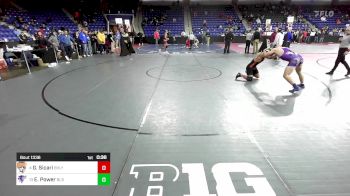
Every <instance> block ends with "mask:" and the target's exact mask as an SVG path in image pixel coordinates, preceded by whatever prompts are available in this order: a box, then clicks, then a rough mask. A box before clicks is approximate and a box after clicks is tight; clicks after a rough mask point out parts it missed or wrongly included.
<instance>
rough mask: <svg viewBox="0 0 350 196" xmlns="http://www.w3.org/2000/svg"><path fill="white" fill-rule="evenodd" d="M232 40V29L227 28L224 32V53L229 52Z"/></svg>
mask: <svg viewBox="0 0 350 196" xmlns="http://www.w3.org/2000/svg"><path fill="white" fill-rule="evenodd" d="M232 40H233V33H232V29H228V30H227V31H226V34H225V48H224V54H226V53H227V54H228V53H230V45H231V42H232Z"/></svg>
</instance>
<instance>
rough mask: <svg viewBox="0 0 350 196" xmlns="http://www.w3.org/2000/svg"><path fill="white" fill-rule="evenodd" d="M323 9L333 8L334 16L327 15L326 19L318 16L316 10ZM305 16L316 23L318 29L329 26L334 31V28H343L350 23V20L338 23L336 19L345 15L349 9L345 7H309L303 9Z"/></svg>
mask: <svg viewBox="0 0 350 196" xmlns="http://www.w3.org/2000/svg"><path fill="white" fill-rule="evenodd" d="M321 10H327V11H330V10H333V11H334V16H333V17H326V21H321V16H316V14H315V11H321ZM302 13H303V15H304V17H305V18H307V19H308V20H309V21H310V22H311V23H312V24H314V25H315V26H316V27H317V28H318V29H322V28H323V27H325V26H328V27H329V31H332V30H333V29H335V28H337V29H342V28H345V27H346V26H345V25H346V24H349V21H342V23H341V24H337V23H336V20H337V19H341V18H342V17H343V16H345V15H346V14H347V13H348V11H347V10H345V9H339V8H337V7H333V8H330V7H328V8H327V7H326V8H325V7H307V8H304V9H303V11H302Z"/></svg>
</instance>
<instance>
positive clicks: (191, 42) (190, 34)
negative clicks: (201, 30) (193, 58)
mask: <svg viewBox="0 0 350 196" xmlns="http://www.w3.org/2000/svg"><path fill="white" fill-rule="evenodd" d="M188 39H189V40H190V50H191V49H192V46H193V43H194V39H195V36H194V35H193V32H190V33H189V36H188Z"/></svg>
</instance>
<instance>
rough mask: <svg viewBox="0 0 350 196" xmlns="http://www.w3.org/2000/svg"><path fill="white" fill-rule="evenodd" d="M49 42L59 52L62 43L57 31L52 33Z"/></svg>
mask: <svg viewBox="0 0 350 196" xmlns="http://www.w3.org/2000/svg"><path fill="white" fill-rule="evenodd" d="M48 41H49V42H50V44H51V45H52V46H53V48H54V49H55V51H56V52H57V51H59V46H60V43H59V41H58V38H57V32H56V31H53V32H52V33H50V35H49V39H48Z"/></svg>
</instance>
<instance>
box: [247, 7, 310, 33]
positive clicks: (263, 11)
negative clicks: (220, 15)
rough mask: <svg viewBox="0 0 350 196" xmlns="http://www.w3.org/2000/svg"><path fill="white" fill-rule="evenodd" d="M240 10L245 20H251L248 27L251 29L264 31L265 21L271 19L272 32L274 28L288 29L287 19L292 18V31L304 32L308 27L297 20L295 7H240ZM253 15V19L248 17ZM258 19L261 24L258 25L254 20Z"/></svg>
mask: <svg viewBox="0 0 350 196" xmlns="http://www.w3.org/2000/svg"><path fill="white" fill-rule="evenodd" d="M240 10H241V12H242V13H243V16H244V18H245V19H248V20H251V21H250V25H251V27H252V29H257V28H259V27H260V28H262V29H263V30H266V29H265V27H266V19H271V27H272V30H273V29H275V28H276V27H278V28H281V29H282V30H286V28H287V27H288V24H287V17H288V16H294V23H293V30H298V29H301V30H305V29H308V28H309V25H308V24H307V23H305V22H303V21H299V20H298V19H297V16H298V14H297V13H298V10H297V9H296V8H295V7H292V6H289V7H288V8H286V7H284V6H280V5H269V7H268V6H264V5H261V6H255V7H252V6H240ZM250 14H253V16H254V17H253V18H251V17H250ZM257 18H259V19H260V21H261V23H260V24H258V23H257V21H256V19H257Z"/></svg>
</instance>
